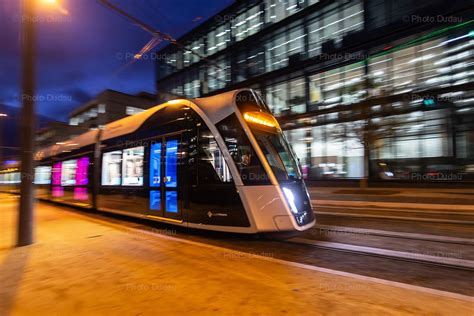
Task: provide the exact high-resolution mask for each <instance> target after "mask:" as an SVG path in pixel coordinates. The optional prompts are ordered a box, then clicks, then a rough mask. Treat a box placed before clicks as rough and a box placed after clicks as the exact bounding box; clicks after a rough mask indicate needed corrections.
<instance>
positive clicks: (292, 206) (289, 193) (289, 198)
mask: <svg viewBox="0 0 474 316" xmlns="http://www.w3.org/2000/svg"><path fill="white" fill-rule="evenodd" d="M282 190H283V193H284V194H285V197H286V200H287V201H288V204H289V205H290V209H291V211H292V212H293V213H295V214H298V209H297V208H296V204H295V195H294V194H293V191H291V190H290V189H288V188H282Z"/></svg>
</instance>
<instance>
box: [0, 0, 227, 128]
mask: <svg viewBox="0 0 474 316" xmlns="http://www.w3.org/2000/svg"><path fill="white" fill-rule="evenodd" d="M62 2H63V7H64V8H66V9H67V10H68V11H69V16H61V15H60V14H59V13H57V12H55V11H52V10H49V11H43V12H40V13H39V17H38V20H41V21H40V22H38V23H37V27H38V54H37V71H38V75H37V100H38V102H37V111H38V113H41V114H43V115H46V116H49V117H52V118H54V119H56V120H63V121H64V120H66V119H67V115H68V113H69V112H70V111H71V110H72V109H73V108H75V107H76V106H78V105H80V104H81V103H83V102H85V101H88V100H89V99H91V98H93V97H94V95H96V94H97V93H99V92H101V91H102V90H104V89H114V90H118V91H122V92H126V93H132V94H133V93H137V92H140V91H148V92H154V91H155V82H154V77H155V73H154V64H153V61H151V60H150V58H148V60H142V61H138V62H136V63H134V64H132V65H129V66H125V65H127V63H128V62H129V61H130V59H129V57H131V56H133V54H135V53H137V52H138V51H139V50H140V49H141V48H142V47H143V46H144V45H145V44H146V43H147V42H148V41H149V39H150V36H149V34H147V33H146V32H144V31H143V30H141V29H139V28H138V27H136V26H135V25H133V24H131V23H130V22H128V21H127V20H126V19H125V18H123V17H121V16H119V15H118V14H116V13H114V12H112V11H110V10H108V9H106V8H105V7H103V6H102V5H101V4H100V3H99V2H98V1H97V0H63V1H62ZM111 2H112V3H114V4H117V5H118V6H120V7H121V8H123V9H125V10H126V11H127V12H129V13H131V14H133V15H135V16H137V17H139V18H140V19H142V20H143V21H145V22H147V23H149V24H150V25H153V26H154V27H156V28H158V29H159V30H161V31H163V32H166V33H169V34H171V35H172V36H175V37H178V36H179V35H182V34H184V33H185V32H186V31H188V30H190V29H192V28H193V27H195V26H197V25H198V24H199V23H201V22H203V21H204V20H206V19H208V18H209V17H210V16H212V15H213V14H215V13H217V12H218V11H220V10H221V9H223V8H224V7H226V6H228V5H229V4H231V3H232V2H233V0H112V1H111ZM19 3H20V1H19V0H1V1H0V30H1V31H0V43H1V49H0V103H3V104H6V105H11V106H19V105H20V103H21V100H20V98H19V97H18V96H19V95H20V93H21V91H20V20H21V16H20V6H19Z"/></svg>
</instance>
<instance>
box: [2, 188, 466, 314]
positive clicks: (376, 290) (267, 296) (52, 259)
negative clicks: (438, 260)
mask: <svg viewBox="0 0 474 316" xmlns="http://www.w3.org/2000/svg"><path fill="white" fill-rule="evenodd" d="M0 205H1V208H0V315H2V316H3V315H178V314H179V315H182V314H203V315H209V314H214V315H275V314H287V315H303V314H304V315H409V314H412V315H456V316H460V315H473V313H474V306H473V304H474V303H473V300H470V299H469V298H467V297H465V296H459V295H449V293H444V292H437V291H433V290H428V289H423V288H416V287H413V286H409V285H406V286H404V285H400V284H395V283H391V282H383V281H380V280H373V279H370V278H364V277H360V278H359V277H357V276H351V275H350V274H346V275H344V274H340V273H339V274H338V273H337V272H334V271H331V270H327V271H326V270H324V269H319V270H318V269H317V268H316V269H310V268H308V267H306V266H304V265H300V264H292V263H291V262H285V261H282V260H277V259H275V258H273V257H272V254H271V253H268V254H266V253H259V254H257V255H256V254H250V253H243V252H237V251H234V250H229V249H225V248H219V247H215V246H209V245H206V244H200V243H196V242H191V241H185V240H181V239H179V238H177V237H176V236H174V234H173V230H172V229H170V230H163V231H156V232H154V233H150V234H149V233H145V232H143V231H140V230H136V229H134V228H133V225H126V224H124V225H117V224H112V223H108V222H106V221H104V220H99V219H97V218H93V217H90V216H87V215H84V214H80V213H77V212H73V211H70V210H68V209H67V208H59V207H56V206H52V205H49V204H40V205H38V206H37V212H36V223H37V231H36V240H37V242H36V243H35V244H34V245H31V246H28V247H22V248H14V247H13V246H14V244H15V219H16V206H17V198H16V197H13V196H6V195H1V196H0ZM249 242H251V241H249Z"/></svg>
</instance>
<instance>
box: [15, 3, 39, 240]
mask: <svg viewBox="0 0 474 316" xmlns="http://www.w3.org/2000/svg"><path fill="white" fill-rule="evenodd" d="M35 2H36V0H23V2H22V19H21V21H22V23H21V27H22V98H21V99H22V101H23V107H22V111H21V118H20V135H21V136H20V137H21V187H20V208H19V215H18V243H17V246H18V247H21V246H26V245H30V244H32V243H33V213H34V212H33V210H34V188H33V177H34V165H33V163H34V162H33V151H34V130H35V103H34V93H35V76H36V71H35V54H36V52H35V46H36V45H35V44H36V33H35V19H34V17H35Z"/></svg>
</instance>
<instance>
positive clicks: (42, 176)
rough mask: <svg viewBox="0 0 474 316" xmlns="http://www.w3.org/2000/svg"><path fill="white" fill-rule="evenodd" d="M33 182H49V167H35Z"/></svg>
mask: <svg viewBox="0 0 474 316" xmlns="http://www.w3.org/2000/svg"><path fill="white" fill-rule="evenodd" d="M34 183H35V184H50V183H51V167H48V166H39V167H36V168H35V181H34Z"/></svg>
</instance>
